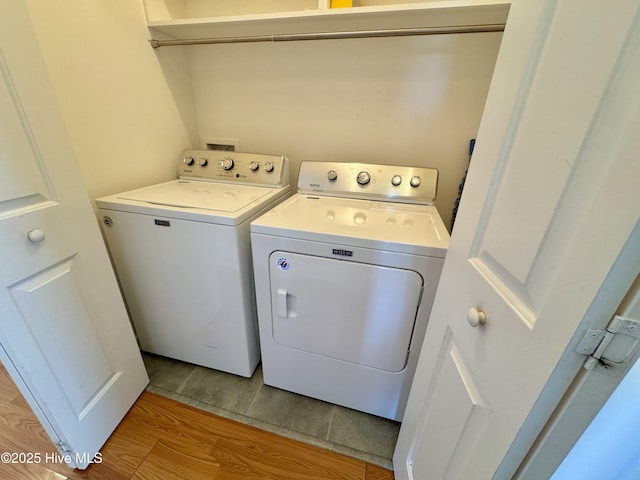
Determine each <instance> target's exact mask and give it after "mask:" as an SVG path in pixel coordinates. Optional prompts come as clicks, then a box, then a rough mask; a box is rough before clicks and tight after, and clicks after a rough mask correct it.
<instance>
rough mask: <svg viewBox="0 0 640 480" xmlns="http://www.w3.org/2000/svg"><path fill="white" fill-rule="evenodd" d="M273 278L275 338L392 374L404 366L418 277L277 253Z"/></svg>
mask: <svg viewBox="0 0 640 480" xmlns="http://www.w3.org/2000/svg"><path fill="white" fill-rule="evenodd" d="M270 280H271V305H272V318H273V337H274V339H275V341H276V342H277V343H279V344H280V345H283V346H285V347H289V348H294V349H297V350H302V351H305V352H310V353H314V354H317V355H322V356H325V357H330V358H334V359H337V360H342V361H346V362H351V363H355V364H359V365H364V366H368V367H373V368H377V369H381V370H385V371H389V372H399V371H402V370H403V369H404V368H405V365H406V361H407V356H408V351H409V345H410V342H411V336H412V334H413V326H414V323H415V319H416V313H417V311H418V307H419V305H420V299H421V294H422V287H423V278H422V276H421V275H420V274H418V273H416V272H414V271H412V270H404V269H398V268H391V267H386V266H380V265H370V264H366V263H357V262H351V261H346V260H335V259H331V258H325V257H317V256H311V255H302V254H297V253H290V252H283V251H276V252H273V253H272V254H271V257H270Z"/></svg>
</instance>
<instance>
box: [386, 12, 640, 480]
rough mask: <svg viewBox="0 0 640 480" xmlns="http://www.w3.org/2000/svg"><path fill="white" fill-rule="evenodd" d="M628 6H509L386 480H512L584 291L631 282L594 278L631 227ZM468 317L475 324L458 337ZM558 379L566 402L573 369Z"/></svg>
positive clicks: (636, 114) (591, 296) (635, 105)
mask: <svg viewBox="0 0 640 480" xmlns="http://www.w3.org/2000/svg"><path fill="white" fill-rule="evenodd" d="M639 6H640V2H639V1H638V0H627V1H624V2H621V3H620V4H619V5H617V7H616V9H611V8H610V7H609V6H606V5H604V4H602V3H601V2H595V1H589V2H584V1H574V0H571V1H563V2H559V1H553V0H550V1H547V2H535V1H526V0H523V1H522V2H515V3H514V5H513V6H512V8H511V12H510V17H509V21H508V24H507V29H506V31H505V35H504V38H503V45H502V47H501V52H500V55H499V58H498V62H497V64H496V70H495V73H494V78H493V81H492V87H491V90H490V94H489V98H488V100H487V105H486V109H485V113H484V116H483V120H482V125H481V129H480V132H479V134H478V141H477V144H476V149H475V152H474V157H473V159H472V162H471V168H470V170H469V176H468V178H467V183H466V186H465V192H464V195H463V198H462V203H461V206H460V210H459V213H458V217H457V221H456V226H455V230H454V232H453V236H452V241H451V245H450V248H449V251H448V254H447V258H446V260H445V265H444V268H443V273H442V276H441V281H440V285H439V287H438V294H437V296H436V299H435V301H434V307H433V310H432V314H431V318H430V321H429V327H428V330H427V333H426V336H425V342H424V346H423V349H422V353H421V357H420V361H419V365H418V369H417V371H416V376H415V381H414V384H413V386H412V391H411V397H410V400H409V403H408V405H407V411H406V413H405V418H404V421H403V427H402V431H401V434H400V438H399V442H398V447H397V449H396V453H395V458H394V465H395V467H396V478H398V480H403V479H407V478H414V479H421V480H422V479H432V478H433V479H438V480H440V479H443V478H447V479H449V478H451V479H454V478H462V479H466V478H469V479H471V478H473V479H489V478H498V479H502V478H511V475H512V474H513V472H514V471H515V469H516V468H517V466H518V462H519V461H521V460H522V457H524V455H525V453H526V450H527V449H528V448H529V446H530V445H531V442H532V441H533V440H534V439H535V437H536V435H537V433H538V432H539V430H540V428H541V427H542V426H543V425H544V422H545V421H546V418H547V417H543V416H541V415H540V413H539V412H540V411H541V410H536V412H537V413H536V414H535V415H530V412H532V410H533V409H534V407H535V408H538V409H540V408H542V407H540V406H539V404H541V402H540V401H539V399H540V398H541V394H542V393H543V390H544V389H545V388H546V385H547V383H548V382H549V380H550V378H551V377H552V374H553V372H554V369H555V368H556V367H557V365H558V364H559V362H560V360H561V358H565V357H563V355H571V354H573V352H569V353H568V354H566V353H565V349H567V345H568V344H569V342H570V341H571V339H572V337H573V336H574V334H575V332H576V330H577V329H578V327H579V325H580V322H581V321H582V319H583V318H584V317H585V314H586V312H587V311H588V309H589V308H590V305H591V303H592V302H593V301H594V300H595V299H596V298H597V295H598V292H599V290H600V289H601V288H602V287H603V284H604V282H613V283H610V284H608V285H606V288H611V289H613V288H615V289H616V290H617V291H620V292H621V295H624V293H625V292H626V291H627V289H628V288H629V282H630V281H632V279H633V278H635V276H636V275H637V272H635V274H633V272H632V275H630V276H624V277H622V276H620V277H616V278H614V279H611V278H608V274H609V272H611V271H612V268H613V266H614V265H615V264H616V262H621V261H622V262H623V261H625V255H627V254H626V253H624V252H625V251H624V250H623V248H624V247H625V245H626V244H627V243H628V242H629V241H631V240H630V238H631V234H632V231H633V229H634V228H636V225H637V224H638V222H639V216H640V193H639V192H640V190H639V189H638V188H637V178H639V177H640V170H639V169H640V163H639V162H638V160H637V155H638V152H639V151H640V141H639V140H638V135H637V132H638V131H639V129H640V100H639V99H638V96H637V93H636V90H637V85H638V84H640V61H639V59H640V47H639V45H640V19H639V18H640V14H639V13H638V11H639ZM605 19H606V20H605ZM627 277H629V278H627ZM472 307H473V308H477V309H479V310H483V311H484V312H485V313H486V316H487V323H486V325H484V326H478V327H476V328H472V326H471V325H469V324H468V323H467V320H466V317H467V311H468V309H470V308H472ZM613 308H615V307H613ZM607 318H608V317H607ZM604 321H606V318H605V319H604ZM443 342H444V343H443ZM443 344H444V345H445V347H444V348H443V347H442V345H443ZM575 355H576V356H577V354H575ZM565 364H566V362H565ZM565 364H562V365H561V366H565ZM559 375H560V376H564V377H563V378H564V383H565V388H566V386H567V385H568V383H569V382H570V381H571V379H572V378H573V377H572V375H575V371H573V373H571V374H569V373H568V372H567V371H564V372H561V373H560V374H559ZM554 381H555V380H554ZM544 393H545V395H547V396H546V397H544V402H547V401H548V400H547V398H550V395H552V394H553V395H556V394H558V392H551V391H545V392H544ZM560 394H561V393H560ZM451 399H453V400H451ZM537 401H538V404H537V403H536V402H537ZM544 402H543V403H544ZM444 405H446V409H445V408H444ZM548 407H551V408H548ZM545 408H547V410H546V413H545V414H546V415H547V416H548V415H549V414H550V412H551V409H552V405H548V406H546V407H545ZM434 412H435V413H434ZM438 412H441V415H443V416H444V420H443V419H441V418H438V416H437V415H438ZM443 438H447V439H449V441H448V442H444V443H443V441H442V439H443ZM432 451H437V452H438V454H437V455H434V454H433V453H431V452H432ZM507 452H509V455H510V456H509V457H508V461H507V460H505V461H503V459H505V458H507ZM518 456H519V457H518ZM434 466H437V468H435V470H432V467H434ZM494 476H495V477H494Z"/></svg>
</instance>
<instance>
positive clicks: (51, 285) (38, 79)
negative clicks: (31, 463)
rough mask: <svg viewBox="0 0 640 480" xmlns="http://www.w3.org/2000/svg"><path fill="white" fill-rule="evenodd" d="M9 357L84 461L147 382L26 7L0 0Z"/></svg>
mask: <svg viewBox="0 0 640 480" xmlns="http://www.w3.org/2000/svg"><path fill="white" fill-rule="evenodd" d="M0 264H1V265H2V267H1V268H0V282H1V283H0V284H1V288H0V313H1V314H0V360H1V361H2V363H3V364H5V366H6V368H7V370H8V371H9V373H10V374H11V376H12V377H13V378H14V380H15V382H16V385H17V386H18V387H19V388H20V390H21V391H22V393H23V394H24V396H25V398H26V399H27V401H28V402H29V403H30V405H31V406H32V408H33V410H34V412H35V413H36V415H37V416H38V417H39V419H40V421H41V422H42V424H43V426H44V427H45V429H46V430H47V432H48V433H49V435H50V436H51V437H52V440H53V441H54V442H55V443H56V444H57V445H58V448H59V450H60V451H61V452H62V453H64V454H68V457H66V458H67V460H68V463H69V464H70V465H71V466H77V467H78V468H85V467H86V466H87V465H88V464H89V463H90V462H91V460H92V458H93V456H94V454H95V453H96V452H97V451H98V450H99V449H100V448H101V447H102V445H103V444H104V442H105V440H106V439H107V438H108V437H109V435H110V434H111V433H112V431H113V430H114V429H115V427H116V426H117V424H118V423H119V422H120V420H121V419H122V417H123V416H124V414H125V413H126V412H127V410H128V409H129V408H130V406H131V405H132V404H133V402H134V401H135V400H136V398H137V397H138V395H139V394H140V393H141V392H142V390H143V389H144V387H145V385H146V384H147V382H148V378H147V375H146V372H145V370H144V365H143V363H142V359H141V357H140V353H139V351H138V348H137V345H136V342H135V338H134V336H133V332H132V329H131V326H130V323H129V320H128V318H127V314H126V310H125V308H124V305H123V302H122V298H121V296H120V293H119V290H118V287H117V284H116V281H115V277H114V275H113V271H112V269H111V265H110V263H109V259H108V257H107V255H106V250H105V248H104V244H103V242H102V239H101V237H100V234H99V231H98V227H97V224H96V221H95V217H94V215H93V211H92V209H91V206H90V203H89V199H88V198H87V195H86V192H85V191H84V188H83V182H82V179H81V177H80V172H79V169H78V167H77V165H76V163H75V159H74V153H73V150H72V148H71V145H70V142H69V139H68V136H67V133H66V130H65V128H64V122H63V119H62V115H61V113H60V112H59V110H58V107H57V104H56V99H55V93H54V92H53V90H52V87H51V84H50V82H49V79H48V77H47V72H46V68H45V66H44V63H43V61H42V58H41V56H40V52H39V48H38V45H37V43H36V38H35V33H34V31H33V29H32V26H31V23H30V19H29V16H28V12H27V9H26V6H25V5H24V3H23V2H22V1H11V2H0Z"/></svg>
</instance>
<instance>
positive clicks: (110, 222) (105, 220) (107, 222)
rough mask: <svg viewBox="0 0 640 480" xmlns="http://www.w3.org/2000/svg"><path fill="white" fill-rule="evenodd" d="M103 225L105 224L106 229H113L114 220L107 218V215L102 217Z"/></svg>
mask: <svg viewBox="0 0 640 480" xmlns="http://www.w3.org/2000/svg"><path fill="white" fill-rule="evenodd" d="M102 223H104V226H105V227H113V220H111V217H107V216H106V215H105V216H104V217H102Z"/></svg>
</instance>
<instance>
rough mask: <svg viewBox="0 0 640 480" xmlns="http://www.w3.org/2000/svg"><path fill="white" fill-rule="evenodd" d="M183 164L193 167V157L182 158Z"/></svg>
mask: <svg viewBox="0 0 640 480" xmlns="http://www.w3.org/2000/svg"><path fill="white" fill-rule="evenodd" d="M182 161H183V162H184V164H185V165H193V162H194V160H193V157H184V160H182Z"/></svg>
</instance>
